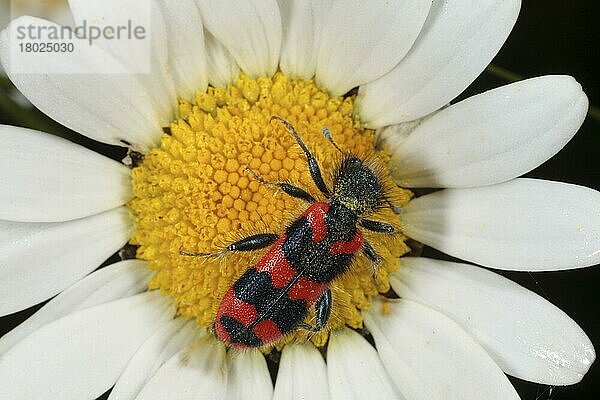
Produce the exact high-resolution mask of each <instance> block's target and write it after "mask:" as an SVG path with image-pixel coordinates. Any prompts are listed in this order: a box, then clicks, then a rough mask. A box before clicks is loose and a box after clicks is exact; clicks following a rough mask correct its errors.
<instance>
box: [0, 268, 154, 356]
mask: <svg viewBox="0 0 600 400" xmlns="http://www.w3.org/2000/svg"><path fill="white" fill-rule="evenodd" d="M150 274H151V272H150V270H149V269H148V266H147V265H146V263H145V262H144V261H141V260H127V261H121V262H118V263H115V264H112V265H109V266H108V267H106V268H102V269H100V270H98V271H96V272H94V273H92V274H90V275H88V276H86V277H85V278H83V279H81V280H80V281H79V282H77V283H75V284H73V285H72V286H70V287H69V288H68V289H66V290H65V291H64V292H61V293H60V294H59V295H58V296H56V297H55V298H53V299H52V300H50V301H49V302H48V304H46V305H44V307H42V308H40V309H39V310H38V311H37V312H36V313H35V314H33V315H32V316H31V317H29V318H27V319H26V320H25V321H24V322H23V323H22V324H21V325H19V326H17V327H16V328H15V329H13V330H12V331H10V332H8V333H7V334H6V335H4V336H2V338H0V356H2V354H4V353H6V352H7V351H8V350H9V349H10V348H11V347H13V346H14V345H15V344H16V343H18V342H19V341H20V340H22V339H23V338H25V337H27V336H29V335H30V334H31V333H32V332H34V331H35V330H37V329H39V328H40V327H42V326H44V325H46V324H48V323H50V322H52V321H55V320H57V319H59V318H61V317H64V316H65V315H69V314H71V313H73V312H75V311H79V310H83V309H85V308H89V307H93V306H96V305H99V304H104V303H108V302H111V301H114V300H118V299H121V298H124V297H129V296H133V295H135V294H138V293H140V292H142V291H144V290H146V289H147V288H148V279H149V277H150Z"/></svg>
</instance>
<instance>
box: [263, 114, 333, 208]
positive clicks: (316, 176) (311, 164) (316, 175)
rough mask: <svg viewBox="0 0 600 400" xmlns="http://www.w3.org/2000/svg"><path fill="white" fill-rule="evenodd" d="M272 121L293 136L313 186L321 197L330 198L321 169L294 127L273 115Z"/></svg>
mask: <svg viewBox="0 0 600 400" xmlns="http://www.w3.org/2000/svg"><path fill="white" fill-rule="evenodd" d="M274 119H276V120H278V121H280V122H281V123H282V124H283V125H284V126H285V127H286V128H287V130H288V131H289V132H290V133H291V134H292V135H293V136H294V139H296V143H298V146H300V148H301V149H302V151H303V152H304V154H305V155H306V161H307V162H308V170H309V171H310V176H311V177H312V179H313V181H314V182H315V185H317V188H319V190H320V191H321V193H323V195H325V197H327V198H329V197H331V192H330V191H329V189H328V188H327V185H325V181H324V180H323V176H322V175H321V169H320V168H319V163H317V160H316V159H315V157H314V156H313V155H312V154H311V152H310V150H308V147H306V145H305V144H304V142H303V141H302V138H301V137H300V135H299V134H298V132H296V128H294V125H292V124H290V123H289V122H288V121H286V120H285V119H283V118H281V117H279V116H277V115H274V116H272V117H271V120H274Z"/></svg>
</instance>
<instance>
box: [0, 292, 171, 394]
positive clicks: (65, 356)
mask: <svg viewBox="0 0 600 400" xmlns="http://www.w3.org/2000/svg"><path fill="white" fill-rule="evenodd" d="M167 310H169V311H168V312H167ZM173 312H174V309H173V308H172V307H170V302H169V300H168V299H167V298H165V297H163V296H162V295H160V293H158V292H152V293H143V294H140V295H137V296H134V297H129V298H126V299H122V300H118V301H114V302H112V303H107V304H103V305H100V306H96V307H93V308H88V309H85V310H83V311H79V312H77V313H75V314H71V315H68V316H66V317H63V318H61V319H59V320H56V321H54V322H52V323H50V324H48V325H45V326H44V327H42V328H41V329H39V330H37V331H35V332H34V333H33V334H31V335H29V336H28V337H26V338H25V339H23V341H21V342H20V343H18V344H17V345H16V346H15V347H13V348H12V349H11V350H10V351H8V353H6V354H5V355H4V356H3V357H2V358H0V382H10V384H4V385H3V387H2V396H3V398H4V399H11V400H21V399H22V400H36V399H40V400H41V399H44V400H52V399H57V400H70V399H73V400H81V399H95V398H96V397H98V396H100V395H101V394H102V393H104V392H105V391H106V390H108V389H109V388H110V387H111V386H112V385H113V384H114V383H115V381H116V380H117V377H118V376H119V374H120V373H121V371H122V370H123V369H124V368H125V365H126V364H127V361H128V360H129V359H130V358H131V357H132V356H133V354H134V353H135V351H136V350H137V348H138V347H139V346H140V345H141V344H142V343H143V342H144V340H145V339H146V338H147V337H148V336H150V335H151V334H152V333H153V332H154V331H155V330H156V329H157V328H158V327H160V326H162V325H163V324H165V323H166V322H167V321H168V320H169V319H170V318H171V316H172V315H173Z"/></svg>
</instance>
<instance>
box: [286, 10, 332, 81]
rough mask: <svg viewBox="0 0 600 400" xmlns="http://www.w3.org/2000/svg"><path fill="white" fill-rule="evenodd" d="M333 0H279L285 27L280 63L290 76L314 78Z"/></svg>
mask: <svg viewBox="0 0 600 400" xmlns="http://www.w3.org/2000/svg"><path fill="white" fill-rule="evenodd" d="M332 2H333V0H323V1H319V0H305V1H295V0H278V3H279V11H280V13H281V25H282V26H283V43H282V45H281V59H280V61H279V66H280V68H281V70H282V71H283V72H284V73H285V74H286V75H289V76H293V77H297V78H300V79H310V78H312V77H313V76H314V75H315V71H316V69H317V53H318V51H319V46H320V44H321V32H322V30H323V22H324V19H325V17H326V15H327V12H328V10H329V8H330V7H331V3H332Z"/></svg>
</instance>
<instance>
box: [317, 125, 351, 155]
mask: <svg viewBox="0 0 600 400" xmlns="http://www.w3.org/2000/svg"><path fill="white" fill-rule="evenodd" d="M321 132H323V136H325V139H327V140H329V143H331V144H332V145H333V146H334V147H335V148H336V149H338V151H339V152H340V153H342V154H345V153H346V152H345V151H344V150H342V149H341V148H340V146H338V145H337V143H336V142H335V141H334V140H333V137H332V136H331V131H330V130H329V129H327V128H323V129H322V130H321Z"/></svg>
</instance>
